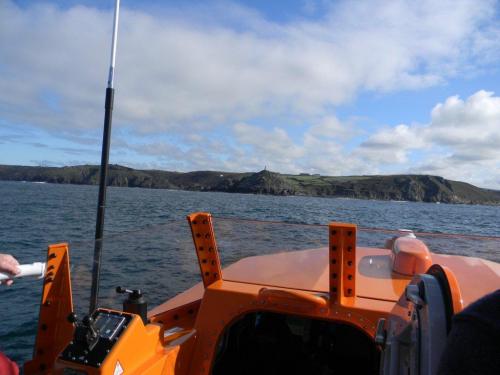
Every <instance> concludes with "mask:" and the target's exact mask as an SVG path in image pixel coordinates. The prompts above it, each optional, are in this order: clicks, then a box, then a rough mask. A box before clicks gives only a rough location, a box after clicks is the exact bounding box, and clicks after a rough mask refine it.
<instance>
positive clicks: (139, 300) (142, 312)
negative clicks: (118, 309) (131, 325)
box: [116, 286, 148, 324]
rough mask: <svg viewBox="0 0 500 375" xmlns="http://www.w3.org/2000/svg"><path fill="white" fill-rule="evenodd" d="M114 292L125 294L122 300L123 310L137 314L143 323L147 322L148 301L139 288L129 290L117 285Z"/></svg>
mask: <svg viewBox="0 0 500 375" xmlns="http://www.w3.org/2000/svg"><path fill="white" fill-rule="evenodd" d="M116 293H119V294H125V293H126V294H127V298H126V299H125V300H124V301H123V311H125V312H128V313H131V314H137V315H139V316H140V317H141V319H142V322H143V323H144V324H146V323H147V322H148V303H147V302H146V299H145V298H144V295H143V294H142V292H141V290H140V289H132V290H131V289H125V288H122V287H121V286H117V287H116Z"/></svg>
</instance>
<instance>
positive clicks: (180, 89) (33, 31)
mask: <svg viewBox="0 0 500 375" xmlns="http://www.w3.org/2000/svg"><path fill="white" fill-rule="evenodd" d="M494 7H495V3H493V2H490V1H482V2H476V1H471V0H462V1H440V2H438V3H436V2H434V1H421V2H411V1H399V2H385V1H374V2H355V3H353V2H340V3H337V4H335V5H333V6H330V7H327V8H326V13H325V16H324V17H323V18H321V19H317V20H314V21H311V20H302V21H296V22H294V23H285V24H274V23H271V22H269V21H266V20H265V19H264V18H263V17H262V16H260V15H259V14H258V13H256V12H255V11H251V10H249V9H246V8H243V7H241V6H236V5H232V6H231V4H230V3H222V4H219V5H217V6H215V9H211V7H208V6H206V7H203V6H198V7H197V8H196V7H194V8H193V9H194V10H193V12H194V13H195V14H194V15H192V16H191V17H190V18H188V17H185V18H184V20H180V19H179V18H178V14H175V13H168V12H165V13H159V14H158V15H155V14H147V13H145V12H142V11H139V10H129V9H126V8H125V9H123V10H122V18H121V26H120V36H119V42H118V57H117V61H118V62H117V72H116V86H117V88H118V92H117V98H116V99H117V106H116V120H117V122H119V123H120V124H121V125H122V126H130V127H134V128H136V130H137V131H140V132H143V133H148V132H157V131H162V130H165V129H173V130H176V131H182V130H185V126H186V125H189V126H191V125H192V124H193V123H194V124H197V125H198V126H200V127H202V128H206V127H207V126H208V127H209V126H213V125H214V124H219V123H232V122H236V121H247V120H249V119H251V118H253V117H255V116H260V117H265V116H268V115H277V114H283V113H286V114H296V115H305V116H308V115H310V114H316V115H318V114H319V115H324V114H325V108H326V107H327V106H331V105H338V104H341V103H345V102H346V101H349V100H350V99H351V98H353V97H354V96H355V95H356V94H357V93H358V92H359V91H360V90H401V89H413V88H419V87H425V86H428V85H432V84H435V83H437V82H440V81H442V80H444V79H446V78H448V77H449V76H453V75H455V74H458V73H459V72H460V71H461V70H462V69H465V68H467V69H468V68H469V67H470V65H471V64H472V65H478V63H479V62H478V61H473V62H471V61H470V59H471V58H474V57H475V56H477V55H478V51H482V52H484V53H485V51H491V50H494V49H495V48H496V47H495V46H496V45H497V44H495V43H493V42H492V40H495V39H494V35H496V34H495V33H493V32H492V31H491V30H492V27H490V26H489V25H491V24H493V23H494V14H493V11H494ZM197 12H198V13H197ZM185 13H186V12H185ZM111 19H112V17H111V13H110V12H104V11H101V10H97V9H93V8H86V7H74V8H71V9H69V10H62V9H60V8H58V7H56V6H51V5H47V4H39V3H35V4H34V5H31V6H28V7H25V8H20V7H18V6H16V5H15V4H13V3H12V2H10V1H3V2H1V3H0V47H1V49H2V54H1V56H0V65H1V68H2V69H1V70H0V86H1V87H2V88H3V89H2V93H1V94H0V110H1V111H2V117H4V118H6V119H8V120H9V121H11V122H18V123H28V124H34V125H36V126H41V127H44V128H48V129H52V130H54V129H57V130H60V129H68V128H70V129H72V131H76V130H86V129H98V128H100V126H101V123H102V119H101V117H102V116H101V113H100V111H99V109H101V107H102V101H103V86H104V83H105V78H106V73H107V68H106V64H107V62H108V50H109V46H108V44H109V39H110V29H111ZM483 30H484V32H482V31H483ZM492 35H493V36H492ZM47 90H48V91H50V93H51V94H52V95H53V96H55V97H57V98H58V99H59V103H58V107H60V110H59V111H57V110H54V108H53V107H52V106H50V105H47V103H45V102H44V100H43V96H44V92H46V91H47ZM26 108H29V110H26Z"/></svg>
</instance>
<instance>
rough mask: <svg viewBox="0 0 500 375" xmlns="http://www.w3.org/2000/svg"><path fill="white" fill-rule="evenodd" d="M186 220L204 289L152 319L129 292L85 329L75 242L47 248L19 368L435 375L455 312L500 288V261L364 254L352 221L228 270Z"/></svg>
mask: <svg viewBox="0 0 500 375" xmlns="http://www.w3.org/2000/svg"><path fill="white" fill-rule="evenodd" d="M188 223H189V225H190V228H191V233H192V236H193V241H194V247H195V251H196V255H197V259H198V264H199V269H200V275H201V279H202V282H200V283H199V284H197V285H195V286H194V287H192V288H191V289H188V290H186V291H184V292H182V293H181V294H179V295H177V296H176V297H174V298H172V299H170V300H168V301H166V302H165V303H163V304H161V305H160V306H157V307H155V308H153V309H152V310H150V311H146V309H145V304H144V303H142V302H141V301H142V300H141V298H142V295H141V292H140V291H127V290H122V292H125V293H128V298H127V300H126V303H124V310H123V311H117V310H111V309H105V308H99V309H97V310H96V311H95V312H94V313H93V314H92V315H91V316H88V317H85V318H84V319H83V320H82V321H79V320H78V319H77V318H76V317H75V316H74V315H71V313H72V311H73V305H72V295H71V283H70V268H69V249H68V246H67V245H65V244H59V245H54V246H51V247H49V250H48V255H47V271H48V274H47V276H46V279H45V282H44V286H43V295H42V301H41V306H40V316H39V323H38V333H37V338H36V344H35V351H34V358H33V360H31V361H30V362H28V363H26V365H25V367H24V370H25V373H26V374H49V373H50V374H80V375H81V374H87V375H91V374H106V375H107V374H109V375H117V374H127V375H128V374H179V375H188V374H189V375H194V374H214V375H224V374H333V373H352V374H365V373H366V374H378V373H383V374H399V373H409V374H416V373H419V374H434V373H437V366H438V364H439V360H440V357H441V354H442V352H443V350H444V349H445V346H446V337H447V335H448V334H449V332H450V328H451V321H452V317H453V315H455V314H457V313H459V312H460V311H461V310H462V309H463V308H465V307H466V306H468V305H469V304H471V303H472V302H473V301H475V300H477V299H479V298H481V297H482V296H484V295H486V294H488V293H491V292H493V291H494V290H495V289H497V288H498V286H499V285H500V264H498V263H494V262H490V261H486V260H481V259H478V258H468V257H461V256H450V255H439V254H434V253H432V252H430V251H429V249H428V248H427V246H426V245H425V244H424V243H423V242H422V241H420V240H419V239H417V238H415V236H412V235H408V233H403V234H402V235H400V236H396V237H395V238H393V239H392V240H390V241H388V243H387V247H386V248H368V247H362V246H358V244H357V231H358V228H357V227H356V225H354V224H346V223H336V222H333V223H330V224H329V225H328V227H327V230H326V228H325V233H324V235H325V238H328V247H321V248H315V249H309V250H300V251H292V252H287V253H279V254H271V255H259V256H254V257H248V258H244V259H241V260H239V261H237V262H236V263H234V264H232V265H230V266H228V267H226V268H224V269H222V267H221V262H220V259H219V252H218V247H217V242H216V238H215V231H214V229H213V225H212V217H211V215H210V214H208V213H194V214H192V215H189V216H188ZM471 275H474V277H473V278H472V277H471ZM68 316H69V320H68Z"/></svg>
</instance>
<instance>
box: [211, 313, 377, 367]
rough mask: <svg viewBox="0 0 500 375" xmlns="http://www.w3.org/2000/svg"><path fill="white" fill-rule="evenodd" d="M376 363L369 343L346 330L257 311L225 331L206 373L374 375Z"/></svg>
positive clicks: (332, 324)
mask: <svg viewBox="0 0 500 375" xmlns="http://www.w3.org/2000/svg"><path fill="white" fill-rule="evenodd" d="M379 364H380V351H379V350H378V348H377V346H376V345H375V343H374V342H373V340H372V339H370V337H368V336H367V335H366V334H364V333H363V332H361V331H359V330H358V329H356V328H354V327H352V326H350V325H346V324H342V323H335V322H329V321H323V320H313V319H308V318H303V317H296V316H290V315H283V314H276V313H269V312H257V313H251V314H248V315H245V316H244V317H243V318H242V319H240V320H238V321H236V322H235V323H233V324H232V325H231V326H230V327H229V328H228V329H227V330H226V332H225V333H224V335H223V336H222V337H221V339H220V341H219V343H218V348H217V354H216V358H215V362H214V366H213V368H212V374H213V375H247V374H248V375H250V374H252V375H254V374H263V375H277V374H319V375H329V374H378V372H379Z"/></svg>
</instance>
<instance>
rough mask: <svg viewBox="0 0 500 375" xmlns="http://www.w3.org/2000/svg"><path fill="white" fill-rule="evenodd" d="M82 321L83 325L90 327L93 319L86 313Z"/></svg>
mask: <svg viewBox="0 0 500 375" xmlns="http://www.w3.org/2000/svg"><path fill="white" fill-rule="evenodd" d="M82 323H83V325H84V326H86V327H90V326H91V325H92V324H93V323H94V319H92V317H91V316H88V315H86V316H84V317H83V319H82Z"/></svg>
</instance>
